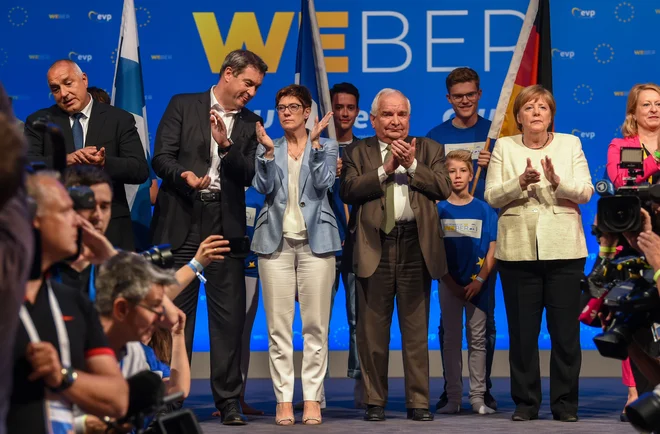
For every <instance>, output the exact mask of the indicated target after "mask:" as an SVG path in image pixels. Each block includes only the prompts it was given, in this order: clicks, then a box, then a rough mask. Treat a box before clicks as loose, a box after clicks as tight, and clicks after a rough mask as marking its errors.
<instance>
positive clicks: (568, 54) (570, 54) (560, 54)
mask: <svg viewBox="0 0 660 434" xmlns="http://www.w3.org/2000/svg"><path fill="white" fill-rule="evenodd" d="M552 57H554V58H559V59H573V58H574V57H575V51H562V50H560V49H559V48H553V49H552Z"/></svg>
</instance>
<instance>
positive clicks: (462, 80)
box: [426, 68, 497, 409]
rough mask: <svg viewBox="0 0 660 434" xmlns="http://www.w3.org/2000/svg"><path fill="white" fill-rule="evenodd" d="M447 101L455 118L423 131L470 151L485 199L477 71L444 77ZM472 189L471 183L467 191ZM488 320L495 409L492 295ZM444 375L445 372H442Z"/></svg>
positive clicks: (443, 400) (478, 193) (484, 130)
mask: <svg viewBox="0 0 660 434" xmlns="http://www.w3.org/2000/svg"><path fill="white" fill-rule="evenodd" d="M445 84H446V87H447V101H448V102H449V104H451V107H452V109H453V111H454V115H455V116H454V117H453V118H451V119H449V120H447V121H445V122H443V123H442V124H440V125H438V126H436V127H434V128H432V129H431V131H429V132H428V134H426V136H427V137H428V138H430V139H433V140H435V141H436V142H438V143H440V144H442V146H443V147H444V150H445V154H448V153H449V152H451V151H456V150H459V149H465V150H468V151H471V152H472V160H473V165H472V167H473V173H475V174H476V172H477V168H478V167H481V175H480V176H479V179H478V180H477V188H476V190H475V191H474V197H476V198H477V199H479V200H484V191H485V186H486V172H487V169H488V163H489V162H490V152H489V151H488V150H487V149H485V145H486V141H487V140H488V131H489V130H490V124H491V122H490V121H489V120H488V119H484V118H483V117H481V116H479V100H480V99H481V88H480V86H479V74H477V72H476V71H475V70H473V69H471V68H456V69H454V70H453V71H452V72H451V73H449V75H447V79H446V82H445ZM494 146H495V144H494V143H491V144H490V148H491V149H492V148H493V147H494ZM469 191H472V186H470V190H469ZM496 281H497V278H496V277H495V276H493V278H492V279H489V284H490V286H491V289H490V291H491V293H492V294H494V293H495V283H496ZM488 307H489V309H488V320H487V322H486V336H487V337H486V339H487V340H486V386H487V388H488V390H487V391H486V395H485V397H484V400H485V402H486V405H488V406H489V407H490V408H493V409H497V401H495V398H493V396H492V395H491V394H490V388H491V385H492V384H491V382H490V371H491V367H492V365H493V356H494V354H495V340H496V337H497V336H496V332H495V298H494V297H493V298H491V299H490V301H489V305H488ZM442 335H443V330H442V326H440V328H439V330H438V338H439V341H440V354H441V355H442V351H443V346H442ZM443 376H444V374H443ZM446 404H447V391H446V390H445V391H444V392H443V394H442V396H440V400H439V401H438V403H437V404H436V408H440V407H443V406H444V405H446Z"/></svg>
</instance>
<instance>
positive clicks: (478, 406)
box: [472, 402, 496, 414]
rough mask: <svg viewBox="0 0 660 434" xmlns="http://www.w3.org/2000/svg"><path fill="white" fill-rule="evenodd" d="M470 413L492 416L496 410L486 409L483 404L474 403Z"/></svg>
mask: <svg viewBox="0 0 660 434" xmlns="http://www.w3.org/2000/svg"><path fill="white" fill-rule="evenodd" d="M472 411H473V412H474V413H477V414H493V413H496V410H493V409H492V408H490V407H488V406H487V405H486V404H484V403H483V402H475V403H474V404H472Z"/></svg>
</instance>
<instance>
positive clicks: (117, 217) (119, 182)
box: [25, 101, 149, 250]
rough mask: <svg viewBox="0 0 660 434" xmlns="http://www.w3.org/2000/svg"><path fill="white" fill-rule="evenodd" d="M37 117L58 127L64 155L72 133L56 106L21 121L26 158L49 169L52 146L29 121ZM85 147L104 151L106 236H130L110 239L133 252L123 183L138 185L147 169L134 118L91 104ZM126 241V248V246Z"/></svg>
mask: <svg viewBox="0 0 660 434" xmlns="http://www.w3.org/2000/svg"><path fill="white" fill-rule="evenodd" d="M40 117H48V118H50V120H51V121H52V122H53V123H55V124H57V125H59V126H60V128H61V129H62V133H63V134H64V141H65V144H66V151H67V154H70V153H72V152H74V151H75V150H76V148H75V145H74V144H73V132H72V131H71V124H70V121H69V115H68V114H67V113H66V112H64V111H62V110H61V109H60V108H59V107H58V106H57V105H53V106H51V107H48V108H46V109H42V110H39V111H37V112H35V113H32V114H31V115H30V116H28V118H27V120H26V122H25V135H26V136H27V139H28V143H29V146H30V147H29V150H28V156H29V157H30V160H31V161H43V162H44V163H46V166H48V167H49V168H52V167H53V158H52V157H53V147H52V143H51V142H50V139H49V138H48V137H47V136H44V134H43V133H41V132H39V131H37V130H35V129H34V128H32V122H33V121H34V120H36V119H37V118H40ZM85 146H95V147H96V148H97V149H101V148H105V165H104V166H103V170H105V171H106V172H107V173H108V175H110V178H111V179H112V189H113V195H112V220H111V221H110V225H111V226H117V225H119V226H120V227H114V228H112V229H111V228H108V233H109V234H110V233H113V234H124V235H125V234H130V237H126V239H122V241H121V242H120V241H118V240H114V239H111V240H110V241H111V242H113V244H115V245H116V246H118V247H121V248H123V249H129V250H132V249H133V236H132V234H133V228H132V226H131V222H130V219H128V218H126V217H130V215H131V212H130V209H129V207H128V202H127V200H126V191H125V190H124V184H142V183H143V182H145V181H146V180H147V179H148V178H149V166H148V165H147V159H146V157H145V155H144V150H143V148H142V142H141V141H140V136H139V135H138V132H137V128H136V127H135V118H134V117H133V115H132V114H130V113H129V112H127V111H125V110H122V109H119V108H117V107H113V106H111V105H108V104H103V103H100V102H98V101H94V103H93V104H92V113H91V115H90V117H89V125H88V126H87V135H86V136H85ZM129 241H130V245H128V244H127V243H128V242H129Z"/></svg>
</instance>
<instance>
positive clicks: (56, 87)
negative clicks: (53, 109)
mask: <svg viewBox="0 0 660 434" xmlns="http://www.w3.org/2000/svg"><path fill="white" fill-rule="evenodd" d="M46 77H47V78H48V86H49V87H50V91H51V92H52V94H53V97H54V98H55V102H56V103H57V105H58V106H59V107H60V108H61V109H62V110H64V111H65V112H67V113H68V114H69V115H72V114H74V113H79V112H81V111H82V110H83V109H84V108H85V107H86V106H87V104H89V101H90V96H89V94H88V93H87V86H88V82H87V74H85V73H84V72H82V70H81V69H80V66H78V64H77V63H76V62H74V61H72V60H69V59H62V60H58V61H57V62H55V63H53V65H52V66H51V67H50V68H49V69H48V74H47V75H46Z"/></svg>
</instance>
